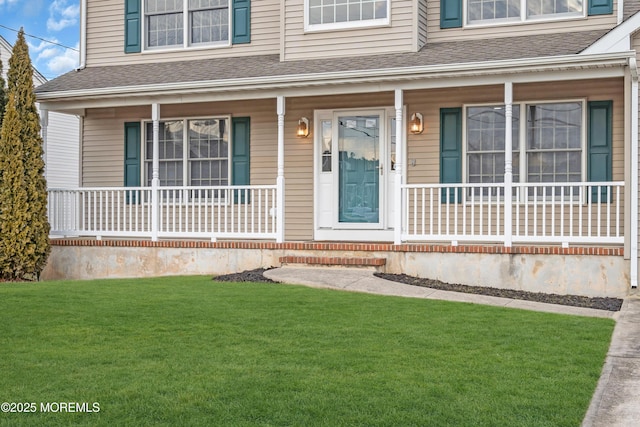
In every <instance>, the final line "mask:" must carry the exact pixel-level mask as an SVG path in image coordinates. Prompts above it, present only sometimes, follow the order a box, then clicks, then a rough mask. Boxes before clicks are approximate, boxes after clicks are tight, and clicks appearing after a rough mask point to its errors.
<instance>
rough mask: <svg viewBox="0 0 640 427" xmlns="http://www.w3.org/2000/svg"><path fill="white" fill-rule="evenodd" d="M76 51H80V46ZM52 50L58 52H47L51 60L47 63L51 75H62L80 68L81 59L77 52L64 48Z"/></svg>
mask: <svg viewBox="0 0 640 427" xmlns="http://www.w3.org/2000/svg"><path fill="white" fill-rule="evenodd" d="M76 49H78V45H76ZM48 50H49V49H47V51H48ZM52 50H56V52H53V53H50V52H47V54H46V55H47V58H51V59H49V61H47V63H46V66H47V68H48V69H49V74H55V75H60V74H62V73H66V72H67V71H71V70H73V69H74V68H78V65H79V61H80V58H79V53H78V52H77V51H75V50H71V49H63V48H59V49H52ZM43 59H44V58H43Z"/></svg>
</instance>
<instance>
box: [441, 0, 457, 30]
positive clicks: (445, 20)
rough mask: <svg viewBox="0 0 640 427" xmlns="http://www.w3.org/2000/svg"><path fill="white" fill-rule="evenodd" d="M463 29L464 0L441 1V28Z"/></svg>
mask: <svg viewBox="0 0 640 427" xmlns="http://www.w3.org/2000/svg"><path fill="white" fill-rule="evenodd" d="M459 27H462V0H440V28H459Z"/></svg>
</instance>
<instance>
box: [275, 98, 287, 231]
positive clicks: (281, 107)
mask: <svg viewBox="0 0 640 427" xmlns="http://www.w3.org/2000/svg"><path fill="white" fill-rule="evenodd" d="M277 99H278V106H277V113H278V177H277V178H276V187H277V190H276V191H277V193H278V194H277V201H276V203H277V210H276V227H277V230H276V233H277V234H276V242H278V243H282V242H284V114H285V98H284V96H278V98H277Z"/></svg>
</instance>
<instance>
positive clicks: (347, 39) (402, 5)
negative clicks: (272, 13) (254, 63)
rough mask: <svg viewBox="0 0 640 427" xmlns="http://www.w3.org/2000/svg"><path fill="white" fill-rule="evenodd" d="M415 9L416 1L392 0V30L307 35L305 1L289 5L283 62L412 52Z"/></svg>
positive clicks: (342, 31) (289, 2)
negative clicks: (305, 28) (305, 29)
mask: <svg viewBox="0 0 640 427" xmlns="http://www.w3.org/2000/svg"><path fill="white" fill-rule="evenodd" d="M414 7H415V1H414V0H393V1H392V2H391V21H390V26H382V27H372V28H360V29H348V30H334V31H314V32H306V33H305V31H304V0H291V1H287V2H286V7H285V11H284V13H285V17H284V47H283V49H284V55H283V56H284V58H283V60H285V61H293V60H300V59H311V58H329V57H339V56H351V55H354V54H357V55H358V56H362V55H373V54H380V53H390V52H410V51H412V50H413V49H414V45H415V42H414V40H415V31H414V13H415V10H414Z"/></svg>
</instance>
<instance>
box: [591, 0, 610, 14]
mask: <svg viewBox="0 0 640 427" xmlns="http://www.w3.org/2000/svg"><path fill="white" fill-rule="evenodd" d="M588 12H589V15H590V16H591V15H610V14H612V13H613V0H589V10H588Z"/></svg>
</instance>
